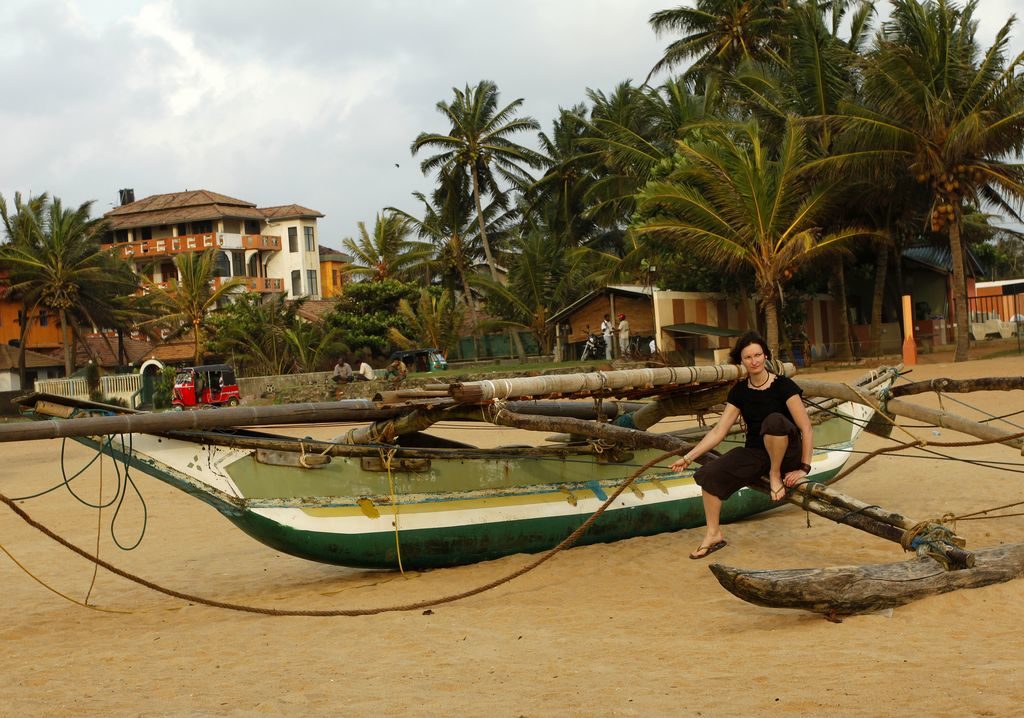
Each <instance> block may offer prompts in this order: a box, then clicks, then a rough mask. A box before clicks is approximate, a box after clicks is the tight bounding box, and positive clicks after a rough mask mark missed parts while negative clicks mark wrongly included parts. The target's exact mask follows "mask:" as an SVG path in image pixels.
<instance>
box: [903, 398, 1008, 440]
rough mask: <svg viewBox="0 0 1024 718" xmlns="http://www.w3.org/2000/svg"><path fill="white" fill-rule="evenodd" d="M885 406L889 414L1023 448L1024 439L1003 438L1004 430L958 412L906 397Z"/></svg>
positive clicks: (1004, 435)
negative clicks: (921, 404) (916, 402)
mask: <svg viewBox="0 0 1024 718" xmlns="http://www.w3.org/2000/svg"><path fill="white" fill-rule="evenodd" d="M885 408H886V410H887V411H888V412H889V413H891V414H896V415H898V416H906V417H909V418H911V419H915V420H917V421H924V422H927V423H929V424H932V425H934V426H941V427H942V428H944V429H952V430H953V431H959V432H960V433H961V434H968V435H970V436H976V437H978V438H979V439H986V440H988V441H993V442H998V443H1000V444H1003V445H1004V446H1009V447H1012V448H1014V449H1022V448H1024V439H1005V438H1004V437H1006V432H1005V431H1001V430H999V429H994V428H992V427H991V426H989V425H988V424H981V423H978V422H977V421H971V420H970V419H967V418H965V417H962V416H960V415H958V414H951V413H949V412H948V411H944V410H942V409H929V408H927V407H924V406H918V405H917V404H914V403H912V402H909V401H907V400H906V399H890V400H889V401H888V402H887V403H886V405H885Z"/></svg>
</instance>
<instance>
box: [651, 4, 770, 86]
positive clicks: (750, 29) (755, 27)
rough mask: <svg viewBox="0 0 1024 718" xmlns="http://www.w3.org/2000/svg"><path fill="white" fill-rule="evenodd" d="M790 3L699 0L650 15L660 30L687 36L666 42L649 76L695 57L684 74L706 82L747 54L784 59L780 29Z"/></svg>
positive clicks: (660, 32)
mask: <svg viewBox="0 0 1024 718" xmlns="http://www.w3.org/2000/svg"><path fill="white" fill-rule="evenodd" d="M788 6H789V3H788V2H787V1H786V0H697V2H696V3H694V6H693V7H687V6H685V5H681V6H679V7H676V8H672V9H670V10H659V11H658V12H656V13H654V14H653V15H651V18H650V25H651V27H652V28H653V29H654V32H655V33H656V34H658V35H663V34H666V33H682V34H683V37H681V38H680V39H678V40H675V41H673V42H672V43H671V44H670V45H669V46H668V47H667V48H665V53H664V55H663V56H662V58H661V59H660V60H658V62H657V63H655V65H654V67H653V68H652V69H651V72H650V74H649V75H648V77H647V79H648V80H650V78H651V76H652V75H654V74H655V73H657V72H659V71H661V70H664V69H668V68H672V67H675V66H677V65H680V64H682V63H684V62H686V61H689V60H693V63H692V64H691V65H690V66H689V68H688V69H687V70H686V71H685V72H684V73H683V77H684V78H686V79H694V80H697V81H698V83H699V84H700V85H701V86H704V85H706V84H707V83H708V81H709V79H711V78H712V77H713V76H714V75H715V74H727V73H729V72H730V71H732V70H733V69H734V68H735V67H736V66H737V65H739V64H740V62H742V61H743V60H749V59H753V60H779V59H780V56H779V46H780V44H782V40H781V39H780V37H779V30H780V28H781V27H782V26H783V21H784V19H785V12H786V9H787V8H788Z"/></svg>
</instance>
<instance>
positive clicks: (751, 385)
mask: <svg viewBox="0 0 1024 718" xmlns="http://www.w3.org/2000/svg"><path fill="white" fill-rule="evenodd" d="M764 375H765V376H764V381H762V382H761V383H760V384H754V383H753V382H751V381H750V377H749V376H748V377H747V385H748V386H749V387H750V388H751V389H760V388H761V387H762V386H764V385H765V384H767V383H768V380H769V379H771V378H772V375H771V374H769V373H768V372H765V373H764Z"/></svg>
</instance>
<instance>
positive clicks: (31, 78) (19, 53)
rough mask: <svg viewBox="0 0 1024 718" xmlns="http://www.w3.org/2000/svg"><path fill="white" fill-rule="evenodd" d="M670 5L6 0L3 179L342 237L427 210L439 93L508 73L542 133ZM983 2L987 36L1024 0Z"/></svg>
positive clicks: (503, 79) (651, 51) (78, 198)
mask: <svg viewBox="0 0 1024 718" xmlns="http://www.w3.org/2000/svg"><path fill="white" fill-rule="evenodd" d="M674 4H676V3H674V2H664V1H663V0H630V2H622V0H560V1H558V2H552V1H550V0H518V1H517V2H514V3H513V2H505V1H504V0H473V1H472V2H471V1H470V0H435V2H431V3H425V2H421V1H420V0H388V1H386V2H385V1H383V0H373V1H372V2H364V1H362V0H347V1H344V2H331V3H325V2H318V1H317V0H290V1H289V2H288V3H280V2H278V1H277V0H246V1H243V0H219V1H218V2H215V3H210V2H208V0H153V1H150V2H146V1H143V0H135V1H130V0H31V1H30V0H6V1H5V2H4V3H2V4H0V34H2V36H3V37H4V38H5V41H4V43H2V44H0V58H2V59H3V61H4V71H5V72H4V79H5V88H4V89H5V92H4V99H3V101H2V103H0V192H2V193H3V194H4V195H5V196H10V194H11V193H13V192H14V191H15V190H22V191H28V190H32V191H34V192H40V191H44V190H46V191H50V192H51V193H53V194H56V195H58V196H60V197H62V198H64V200H65V201H66V202H67V203H78V202H82V201H84V200H87V199H93V198H95V199H97V200H98V202H97V209H98V210H100V211H105V210H106V209H109V205H110V203H111V202H112V201H114V199H115V197H116V191H117V189H118V188H120V187H134V188H135V189H136V196H139V197H141V196H144V195H147V194H155V193H161V192H170V191H177V190H182V189H185V188H189V189H197V188H200V187H205V188H208V189H211V190H215V191H219V192H223V193H225V194H229V195H233V196H236V197H240V198H243V199H247V200H250V201H253V202H256V203H258V204H261V205H270V204H280V203H286V202H299V203H302V204H306V205H308V206H311V207H314V208H316V209H319V210H321V211H323V212H325V213H326V214H327V215H328V216H327V219H326V220H324V222H323V226H322V233H321V236H322V238H323V241H324V242H325V243H327V244H334V245H335V246H337V245H339V244H340V239H341V237H343V236H345V235H350V234H352V233H353V232H354V231H355V226H356V222H357V221H359V220H366V221H372V219H373V217H374V215H375V214H376V213H377V212H379V211H380V210H381V208H383V207H385V206H388V205H396V206H401V207H404V208H408V209H415V208H416V207H415V203H414V202H413V200H412V199H411V197H410V194H411V192H412V191H414V190H421V191H422V190H428V189H429V180H427V179H425V178H424V177H423V176H422V174H421V173H420V172H419V160H420V159H421V158H418V157H417V158H413V157H411V156H410V154H409V145H410V144H411V142H412V140H413V139H414V138H415V136H416V135H417V134H418V133H419V132H421V131H434V130H442V129H445V123H444V120H443V118H442V117H441V116H440V115H439V114H438V113H437V112H436V110H435V109H434V106H435V104H436V103H437V102H438V101H439V100H447V99H449V98H450V96H451V88H452V87H453V86H458V87H462V86H464V85H466V84H475V83H476V82H477V81H479V80H481V79H491V80H494V81H495V82H497V83H498V86H499V88H500V89H501V92H502V100H503V101H504V102H509V101H511V100H513V99H515V98H517V97H522V98H524V100H525V104H524V112H525V113H526V114H530V115H533V116H535V117H536V118H537V119H538V120H540V121H541V123H542V124H543V126H544V128H545V129H546V130H548V129H550V123H551V120H552V119H553V118H554V117H555V115H556V113H557V108H558V107H559V106H569V105H572V104H574V103H577V102H581V101H583V100H584V98H585V92H586V90H587V88H593V89H600V90H605V91H607V90H610V89H612V88H613V87H614V85H616V84H617V83H618V82H620V81H623V80H625V79H627V78H631V79H633V80H634V81H635V82H639V81H642V80H643V78H644V77H645V76H646V74H647V72H648V70H649V69H650V67H651V66H652V65H653V64H654V62H656V61H657V59H658V57H659V56H660V54H661V52H662V50H663V49H664V47H665V45H666V44H667V43H668V42H669V38H656V37H655V36H654V33H653V32H652V31H651V30H650V28H649V26H648V24H647V20H648V18H649V16H650V14H651V13H652V12H654V11H656V10H659V9H663V8H665V7H672V6H673V5H674ZM982 8H983V10H984V12H983V13H982V15H981V20H982V29H981V32H982V33H985V32H988V33H989V35H991V34H993V33H994V32H995V28H996V27H997V26H999V25H1001V24H1002V22H1004V21H1005V19H1006V18H1007V17H1008V16H1009V14H1010V12H1011V7H1010V3H1009V2H1007V1H1003V0H983V2H982ZM1014 46H1015V48H1016V49H1017V50H1018V51H1019V50H1020V49H1021V46H1022V45H1021V34H1020V32H1019V31H1018V32H1017V33H1015V38H1014ZM524 139H525V138H524ZM396 163H397V164H399V167H395V164H396Z"/></svg>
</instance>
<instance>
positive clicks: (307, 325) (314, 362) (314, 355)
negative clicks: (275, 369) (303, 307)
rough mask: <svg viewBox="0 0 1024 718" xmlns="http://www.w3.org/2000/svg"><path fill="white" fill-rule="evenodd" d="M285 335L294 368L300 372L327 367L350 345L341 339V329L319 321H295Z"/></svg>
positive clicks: (320, 369)
mask: <svg viewBox="0 0 1024 718" xmlns="http://www.w3.org/2000/svg"><path fill="white" fill-rule="evenodd" d="M284 337H285V340H286V341H287V346H288V353H289V355H290V356H291V357H292V361H293V370H294V371H298V372H314V371H322V370H324V369H327V368H328V367H329V366H331V365H332V362H333V361H334V359H335V358H336V357H338V356H339V355H340V354H341V353H342V352H347V351H348V345H347V344H345V343H344V342H343V341H342V340H341V330H339V329H338V328H337V327H327V326H326V325H324V324H321V323H318V322H304V321H301V320H300V321H298V322H295V323H294V324H292V326H290V327H288V328H287V329H285V332H284Z"/></svg>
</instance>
